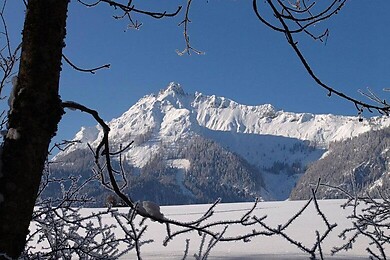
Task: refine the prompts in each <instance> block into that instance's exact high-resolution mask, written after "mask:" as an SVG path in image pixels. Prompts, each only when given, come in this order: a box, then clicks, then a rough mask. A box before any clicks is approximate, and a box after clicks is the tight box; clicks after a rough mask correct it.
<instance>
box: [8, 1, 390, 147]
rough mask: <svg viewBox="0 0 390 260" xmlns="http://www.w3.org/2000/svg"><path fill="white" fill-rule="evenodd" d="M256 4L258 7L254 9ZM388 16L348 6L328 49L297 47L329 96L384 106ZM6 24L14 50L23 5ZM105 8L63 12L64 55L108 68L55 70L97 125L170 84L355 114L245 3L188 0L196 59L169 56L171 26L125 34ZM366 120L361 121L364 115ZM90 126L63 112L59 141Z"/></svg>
mask: <svg viewBox="0 0 390 260" xmlns="http://www.w3.org/2000/svg"><path fill="white" fill-rule="evenodd" d="M185 2H186V1H176V0H175V1H174V0H171V1H155V0H154V1H152V0H148V1H136V0H134V1H133V3H134V4H135V5H136V6H138V7H140V8H142V7H144V8H145V9H149V10H162V11H163V10H167V11H173V10H175V8H176V7H177V5H178V4H182V5H185ZM261 3H263V1H259V4H261ZM389 8H390V2H389V1H388V0H377V1H372V0H350V1H348V3H347V5H346V6H345V8H344V9H343V10H342V11H341V12H340V13H339V14H338V15H337V16H335V17H333V18H332V19H331V20H329V21H327V22H325V23H323V24H321V25H319V26H322V27H321V28H329V29H330V36H329V38H328V41H327V44H326V45H324V44H322V43H320V42H315V41H313V40H311V39H308V38H299V46H300V47H301V49H302V51H303V53H304V54H305V55H306V57H307V59H308V61H309V62H310V63H311V65H312V68H313V69H314V70H315V71H316V73H317V74H318V75H319V76H320V77H321V79H322V80H323V81H324V82H326V83H328V84H329V85H331V86H332V87H334V88H336V89H339V90H342V91H344V92H346V93H348V94H350V95H352V96H356V97H360V95H359V94H358V93H357V90H358V89H365V88H367V87H370V88H371V89H373V90H374V91H376V92H377V93H378V94H381V95H382V96H384V98H386V93H383V92H382V89H383V88H389V87H390V73H389V68H390V49H389V47H388V43H389V40H390V39H389V38H390V31H389V29H388V26H389V25H390V16H389V15H388V14H387V11H388V10H389ZM6 14H7V20H8V21H9V22H8V23H9V25H8V26H9V30H10V32H11V33H12V40H13V44H14V45H17V43H18V42H19V41H20V32H21V29H22V25H23V16H24V10H23V5H22V1H14V0H11V1H9V3H8V10H7V13H6ZM114 14H115V11H114V10H113V9H112V8H110V7H109V6H107V5H105V4H101V5H100V6H98V7H96V8H85V7H83V6H81V5H80V4H79V3H78V2H77V1H75V0H72V1H71V3H70V9H69V15H68V26H67V38H66V48H65V49H64V53H65V55H66V56H67V57H68V58H70V59H71V60H72V61H73V62H74V63H75V64H77V65H78V66H80V67H95V66H99V65H103V64H105V63H110V64H111V68H110V69H108V70H102V71H99V72H97V73H96V74H95V75H92V74H85V73H84V74H83V73H80V72H77V71H74V70H73V69H71V68H70V67H69V66H68V65H66V64H64V68H63V73H62V75H61V86H60V89H61V96H62V98H63V100H73V101H75V102H79V103H82V104H84V105H86V106H88V107H90V108H93V109H97V110H99V112H100V113H101V115H102V117H103V118H104V119H105V120H107V121H108V120H110V119H112V118H113V117H118V116H120V115H121V114H122V113H123V112H125V111H126V110H127V109H128V108H129V107H130V106H132V105H133V104H134V103H135V102H136V101H137V100H138V99H139V98H141V97H142V96H144V95H147V94H150V93H156V92H158V91H159V90H160V89H162V88H165V87H166V86H167V84H168V83H169V82H171V81H175V82H178V83H180V84H181V85H182V86H183V88H184V90H185V91H186V92H188V93H194V92H195V91H198V92H202V93H204V94H210V95H211V94H215V95H219V96H225V97H228V98H231V99H233V100H235V101H237V102H240V103H243V104H250V105H256V104H264V103H270V104H272V105H274V106H275V107H276V108H278V109H282V110H285V111H292V112H311V113H325V114H327V113H334V114H344V115H356V110H355V108H354V106H353V104H350V103H348V102H346V101H344V100H341V99H339V98H337V97H332V98H328V97H327V95H326V94H327V93H326V91H325V90H323V89H321V88H320V87H319V86H317V85H316V84H315V83H314V81H313V80H312V79H311V78H310V77H309V76H308V74H307V73H306V71H305V70H304V68H303V66H302V65H301V64H300V62H299V61H298V58H297V57H296V55H295V53H293V51H292V49H291V47H290V46H289V45H288V44H287V42H286V40H285V37H284V36H283V35H282V34H280V33H277V32H275V31H272V30H270V29H269V28H267V27H265V26H264V25H263V24H261V23H260V22H259V21H258V20H257V18H256V17H255V15H254V13H253V11H252V1H249V0H240V1H234V0H209V1H206V0H197V1H194V2H193V6H192V9H191V14H190V15H191V16H190V18H191V20H192V23H191V24H190V31H189V33H190V37H191V43H192V45H193V46H194V47H195V48H198V49H200V50H202V51H204V52H205V53H206V54H205V55H191V56H187V55H184V56H178V55H177V54H176V52H175V50H176V49H179V50H182V49H183V48H184V46H185V45H184V38H183V32H182V27H178V26H177V25H178V23H179V22H180V21H181V20H182V19H183V13H182V14H180V15H179V16H177V17H175V18H165V19H163V20H155V19H152V18H149V17H145V16H134V17H133V18H134V19H137V20H138V21H140V22H142V23H143V26H142V27H141V29H140V30H138V31H136V30H126V28H127V24H128V22H127V21H126V20H115V19H113V18H112V15H114ZM366 116H369V114H366ZM93 124H95V123H94V122H93V121H92V120H89V117H88V116H86V115H80V113H78V112H68V113H67V114H66V115H65V116H64V119H63V121H62V123H61V125H60V131H59V133H58V135H59V137H58V138H59V139H64V138H72V137H73V135H74V133H75V132H76V131H77V130H78V129H79V128H80V126H82V125H93Z"/></svg>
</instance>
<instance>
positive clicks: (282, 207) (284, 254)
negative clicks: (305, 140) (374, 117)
mask: <svg viewBox="0 0 390 260" xmlns="http://www.w3.org/2000/svg"><path fill="white" fill-rule="evenodd" d="M344 202H345V201H344V200H319V205H320V209H321V211H322V212H323V213H324V214H325V215H326V216H327V219H328V221H329V223H330V224H334V223H337V227H336V228H335V229H334V230H333V231H332V232H331V233H330V235H329V236H328V237H327V238H326V239H325V240H324V243H323V244H322V246H321V247H322V250H323V254H324V259H345V260H347V259H348V260H355V259H368V255H367V252H366V247H367V245H368V240H367V239H366V238H364V237H359V238H358V239H357V241H356V243H355V244H354V245H353V248H352V249H351V250H349V251H347V252H345V251H343V252H340V253H338V254H336V255H334V256H332V255H331V249H332V248H333V247H334V246H337V245H338V246H339V245H341V243H342V242H343V240H342V239H341V238H339V237H338V235H339V233H340V232H341V231H342V230H343V229H345V228H348V227H352V225H353V224H352V222H351V220H350V219H347V216H348V215H350V214H351V213H352V209H348V208H347V209H342V208H341V207H340V205H341V204H342V203H344ZM304 203H305V201H280V202H260V203H258V205H257V207H256V209H255V211H254V215H256V216H257V217H259V218H260V217H262V216H265V215H267V219H266V221H265V222H266V223H267V224H268V225H270V226H271V227H274V228H276V227H277V226H278V225H279V224H284V223H286V222H287V221H288V220H289V219H290V218H291V216H292V215H293V214H295V213H296V212H298V210H299V209H300V208H301V207H302V206H303V205H304ZM144 206H145V205H144ZM209 206H210V205H184V206H162V207H161V208H160V210H161V214H164V217H165V218H167V219H174V220H180V221H188V222H190V221H192V220H195V219H197V218H200V217H201V216H202V215H203V214H204V213H205V212H206V210H207V209H208V208H209ZM252 206H253V203H227V204H219V205H218V206H217V207H216V208H215V214H214V216H213V217H212V219H211V221H218V220H237V219H240V218H241V217H242V216H243V215H244V214H245V213H246V212H247V211H248V210H249V209H250V208H251V207H252ZM119 210H120V211H123V212H124V213H126V212H128V209H126V208H119ZM97 211H104V209H96V208H95V209H82V212H83V215H84V214H85V215H87V214H90V213H91V212H97ZM102 221H103V224H115V220H114V219H113V218H112V217H109V216H104V217H103V220H102ZM138 222H139V221H138V219H136V220H135V223H138ZM146 223H147V225H148V228H147V230H146V232H145V234H144V236H143V237H142V239H143V240H148V239H154V242H153V243H151V244H145V245H143V246H142V247H141V253H142V257H143V259H148V260H153V259H170V260H176V259H183V254H184V250H185V244H186V243H185V241H186V239H190V244H189V253H188V257H187V258H186V259H195V258H194V257H193V255H194V253H198V252H199V245H200V242H201V236H199V235H198V233H197V232H192V233H188V234H185V235H179V236H177V237H175V239H174V240H173V241H171V242H169V243H168V245H167V246H166V247H164V246H163V245H162V242H163V240H164V239H165V237H166V227H165V225H163V224H160V223H158V222H153V221H149V220H148V221H147V222H146ZM171 228H172V231H174V230H176V228H175V227H172V226H171ZM253 228H254V227H253V226H252V227H247V229H245V227H242V226H241V225H236V226H230V227H229V228H228V229H227V231H226V232H227V233H226V235H231V236H235V235H239V234H243V233H245V232H248V231H249V232H251V230H252V229H253ZM220 229H221V230H220V231H222V229H223V227H221V228H220ZM256 230H257V231H260V230H263V229H262V228H261V227H258V226H256ZM316 230H318V231H319V232H320V233H321V234H322V232H324V231H325V224H324V222H323V221H322V219H321V217H320V216H319V215H318V214H317V211H316V210H315V207H314V205H313V204H311V205H309V207H308V208H307V210H305V212H304V213H303V214H302V215H301V216H300V217H299V218H298V220H297V221H296V222H294V223H293V224H292V225H291V226H290V227H289V228H288V229H287V230H286V233H287V234H288V235H290V236H291V237H292V238H293V239H295V240H298V241H301V242H302V243H303V245H305V246H308V247H312V245H313V244H314V241H315V239H316V233H315V232H316ZM32 231H33V230H32ZM217 231H218V230H217ZM115 233H116V235H117V236H121V235H122V233H121V231H120V230H119V228H118V229H117V231H116V232H115ZM347 237H349V236H347ZM207 243H208V240H207V241H206V245H207ZM373 249H375V248H374V247H373ZM38 250H39V249H38ZM375 250H376V249H375ZM385 250H390V247H389V245H386V246H385ZM135 254H136V253H135V252H133V251H132V252H130V253H129V254H128V255H126V256H124V257H122V258H121V259H123V260H127V259H136V255H135ZM317 255H318V254H317ZM208 259H209V260H217V259H218V260H220V259H227V260H266V259H309V256H308V255H307V254H304V253H303V252H302V251H301V250H300V249H298V248H296V247H295V246H294V245H292V244H290V243H289V242H288V241H286V240H285V239H283V238H281V237H277V236H272V237H265V236H260V237H256V238H253V239H251V241H250V242H249V243H244V242H241V241H238V242H220V243H218V244H217V245H216V246H215V247H214V248H213V249H212V250H211V253H210V255H209V258H208Z"/></svg>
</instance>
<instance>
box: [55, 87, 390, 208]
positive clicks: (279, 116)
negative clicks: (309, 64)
mask: <svg viewBox="0 0 390 260" xmlns="http://www.w3.org/2000/svg"><path fill="white" fill-rule="evenodd" d="M388 125H390V120H387V119H385V118H379V117H377V118H371V119H369V120H364V122H359V121H358V119H357V118H356V117H346V116H335V115H314V114H309V113H291V112H284V111H278V110H276V109H275V108H274V107H273V106H272V105H259V106H247V105H242V104H238V103H237V102H235V101H233V100H230V99H227V98H224V97H216V96H207V95H203V94H201V93H195V94H187V93H185V92H184V90H183V89H182V88H181V86H180V85H178V84H176V83H171V84H169V86H168V87H167V88H166V89H164V90H161V91H160V92H159V93H158V94H152V95H147V96H145V97H143V98H141V99H140V100H139V101H138V102H137V103H136V104H134V105H133V106H132V107H131V108H130V109H129V110H128V111H126V112H125V113H124V114H122V116H120V117H118V118H116V119H113V120H111V121H110V122H109V126H110V129H111V131H110V136H109V137H110V144H111V147H112V149H113V150H117V149H119V147H120V146H121V145H122V144H123V145H126V144H127V143H129V142H131V141H134V144H133V145H132V147H131V149H129V150H127V151H126V152H125V153H124V154H123V159H124V161H125V164H126V167H127V169H128V173H127V175H128V177H129V179H132V180H133V181H131V186H130V187H129V192H130V191H131V193H132V194H138V195H137V196H136V197H137V198H140V199H148V198H147V197H145V196H144V195H145V194H143V190H145V189H146V188H145V185H149V186H148V187H149V188H148V189H149V190H153V189H154V190H158V192H159V195H157V194H154V195H152V194H149V195H148V196H150V197H153V199H154V200H159V201H160V202H162V203H164V204H177V203H182V202H184V203H188V202H211V201H212V200H214V199H216V198H217V197H224V198H225V199H227V200H229V201H233V200H247V199H249V198H252V197H254V196H260V197H261V198H263V199H267V200H269V199H279V200H280V199H287V198H288V196H289V194H290V191H291V189H292V188H293V187H294V185H295V183H296V181H297V179H298V178H299V177H300V176H301V175H302V174H303V173H304V171H305V170H306V167H307V165H308V164H309V163H311V162H313V161H316V160H318V159H319V158H320V157H321V156H322V154H323V153H324V152H325V151H326V149H327V147H328V144H329V143H330V142H333V141H336V140H343V139H345V138H350V137H353V136H357V135H359V134H361V133H364V132H367V131H369V130H372V129H380V128H383V127H384V126H388ZM101 137H102V133H101V131H100V128H99V127H83V128H82V129H81V130H80V131H79V132H78V133H77V134H76V136H75V138H74V140H78V141H80V143H77V144H75V145H74V146H72V147H71V148H70V149H68V150H66V151H64V152H60V153H59V154H57V155H56V156H55V157H54V158H53V162H54V164H53V165H52V168H53V172H54V173H55V174H60V175H70V174H80V173H81V174H83V175H85V174H86V173H87V172H90V171H91V169H90V168H91V166H92V164H91V163H92V162H91V158H90V155H88V153H89V151H88V147H87V143H88V144H90V145H91V146H92V147H95V146H97V144H98V143H99V142H100V140H101ZM194 140H198V141H196V143H194ZM195 144H197V145H195ZM200 144H203V145H202V146H200ZM210 147H211V148H210ZM217 154H218V156H216V155H217ZM156 162H158V164H156ZM199 163H200V164H199ZM145 172H147V174H146V173H145ZM156 172H160V173H161V174H160V175H158V174H157V175H156ZM147 176H154V177H153V178H149V177H148V178H146V177H147ZM167 176H168V177H167ZM169 176H170V177H169ZM144 177H145V178H144ZM160 177H161V178H160ZM206 180H207V181H206ZM157 185H163V186H161V188H159V189H158V188H156V187H157ZM164 185H165V186H164ZM150 187H153V189H151V188H150ZM210 189H212V190H210ZM172 191H173V193H172ZM166 192H168V193H169V192H171V193H170V194H165V193H166ZM97 193H99V194H100V193H101V191H96V192H95V193H94V196H98V194H97ZM233 193H234V195H233ZM102 196H103V195H102ZM156 196H157V197H156Z"/></svg>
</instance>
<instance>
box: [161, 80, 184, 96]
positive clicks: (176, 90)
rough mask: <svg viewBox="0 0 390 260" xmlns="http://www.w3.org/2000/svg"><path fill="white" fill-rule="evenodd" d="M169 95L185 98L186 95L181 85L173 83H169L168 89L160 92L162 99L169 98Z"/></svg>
mask: <svg viewBox="0 0 390 260" xmlns="http://www.w3.org/2000/svg"><path fill="white" fill-rule="evenodd" d="M168 95H173V96H176V95H179V96H183V95H185V92H184V90H183V88H182V87H181V85H180V84H179V83H176V82H171V83H169V85H168V87H167V88H165V89H163V90H160V92H159V96H161V97H164V96H168Z"/></svg>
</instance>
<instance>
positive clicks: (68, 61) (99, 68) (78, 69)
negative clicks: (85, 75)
mask: <svg viewBox="0 0 390 260" xmlns="http://www.w3.org/2000/svg"><path fill="white" fill-rule="evenodd" d="M62 58H64V60H65V61H66V63H68V64H69V65H70V66H71V67H72V68H73V69H75V70H77V71H81V72H89V73H91V74H95V73H96V71H97V70H101V69H109V68H110V66H111V64H104V65H102V66H99V67H96V68H92V69H82V68H80V67H78V66H76V65H74V63H72V62H71V61H70V60H69V59H68V58H67V57H66V56H65V55H64V54H62Z"/></svg>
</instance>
